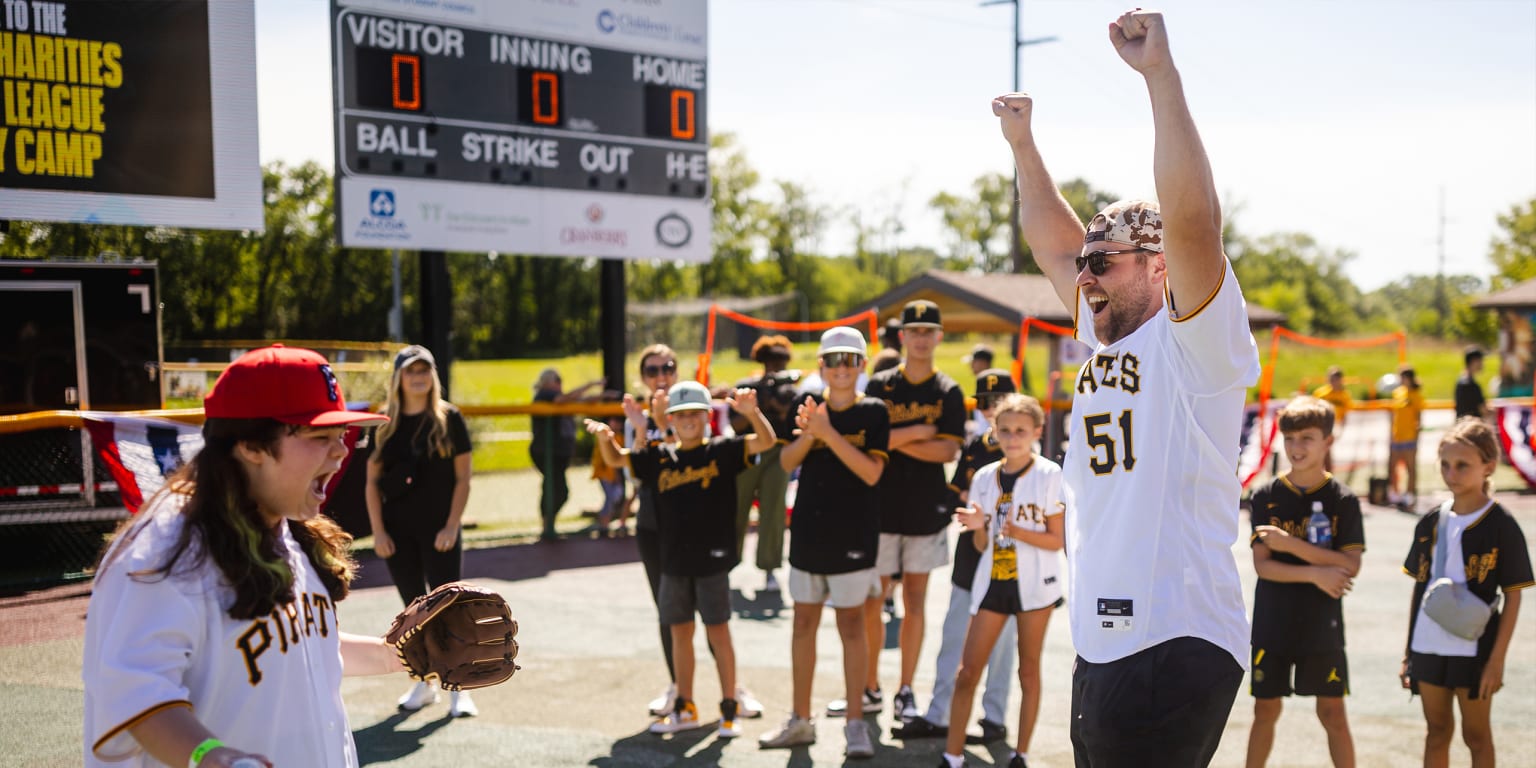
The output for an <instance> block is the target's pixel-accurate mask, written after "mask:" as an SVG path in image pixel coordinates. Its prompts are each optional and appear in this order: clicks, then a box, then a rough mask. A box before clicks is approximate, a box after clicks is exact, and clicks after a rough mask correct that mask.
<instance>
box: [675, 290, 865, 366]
mask: <svg viewBox="0 0 1536 768" xmlns="http://www.w3.org/2000/svg"><path fill="white" fill-rule="evenodd" d="M719 316H724V317H725V318H726V319H727V320H735V321H736V322H738V323H741V324H742V325H746V326H750V327H753V328H762V329H764V330H769V331H824V330H827V329H828V328H836V327H838V326H840V325H855V324H856V323H857V322H858V321H859V320H861V319H862V320H866V321H867V322H868V324H869V348H870V351H871V353H873V352H874V351H875V350H878V349H879V348H880V333H879V330H880V315H879V313H877V312H876V311H875V310H873V309H866V310H864V311H863V312H859V313H856V314H852V315H849V316H847V317H840V318H838V319H836V320H822V321H819V322H814V323H801V322H794V321H790V320H762V319H759V318H756V317H752V316H750V315H743V314H741V313H740V312H736V311H734V310H730V309H726V308H725V307H722V306H720V305H719V304H711V305H709V323H708V325H707V326H706V331H705V334H704V351H703V352H702V353H700V354H699V368H698V372H697V374H696V375H695V378H696V379H698V381H699V383H700V384H703V385H705V386H709V363H710V361H711V360H713V359H714V354H715V322H716V318H717V317H719ZM871 356H873V355H871Z"/></svg>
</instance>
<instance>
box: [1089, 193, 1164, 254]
mask: <svg viewBox="0 0 1536 768" xmlns="http://www.w3.org/2000/svg"><path fill="white" fill-rule="evenodd" d="M1083 242H1084V243H1101V242H1116V243H1130V244H1131V245H1134V246H1136V247H1137V248H1145V249H1147V250H1149V251H1157V252H1158V253H1162V252H1163V215H1162V213H1160V212H1159V211H1158V209H1157V203H1154V202H1151V201H1148V200H1121V201H1119V202H1116V203H1110V204H1109V207H1107V208H1105V209H1104V210H1102V211H1099V212H1098V214H1097V215H1095V216H1094V217H1093V218H1092V219H1091V220H1089V222H1088V234H1086V235H1084V236H1083Z"/></svg>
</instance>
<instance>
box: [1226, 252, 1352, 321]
mask: <svg viewBox="0 0 1536 768" xmlns="http://www.w3.org/2000/svg"><path fill="white" fill-rule="evenodd" d="M1229 249H1230V250H1231V258H1232V271H1233V272H1234V273H1235V274H1236V275H1237V280H1238V282H1239V283H1240V284H1241V285H1242V286H1243V294H1244V295H1245V296H1246V297H1247V299H1248V300H1249V301H1251V302H1253V303H1254V304H1256V305H1258V306H1261V307H1266V308H1269V309H1273V310H1275V311H1277V312H1284V313H1285V314H1286V317H1287V321H1286V326H1287V327H1289V328H1290V329H1291V330H1294V331H1297V332H1298V333H1306V334H1315V335H1319V336H1339V335H1342V334H1346V333H1351V332H1354V331H1356V330H1357V329H1358V328H1359V325H1360V323H1359V320H1358V319H1359V318H1360V317H1361V315H1362V314H1363V310H1364V309H1365V308H1366V307H1367V306H1368V305H1369V303H1368V302H1366V301H1364V299H1363V297H1362V296H1361V293H1360V289H1359V288H1357V287H1356V286H1355V284H1354V282H1353V281H1351V280H1350V279H1349V276H1348V275H1346V274H1345V272H1344V270H1345V267H1346V266H1347V265H1348V264H1349V262H1350V261H1351V260H1352V259H1354V254H1353V253H1350V252H1348V251H1341V250H1328V249H1325V248H1323V247H1322V246H1321V245H1319V244H1318V242H1317V241H1316V240H1314V239H1313V238H1312V237H1311V236H1310V235H1306V234H1302V233H1299V232H1286V233H1278V234H1272V235H1265V236H1263V237H1258V238H1248V237H1244V236H1242V235H1237V236H1235V238H1234V240H1233V241H1232V243H1231V244H1230V245H1229Z"/></svg>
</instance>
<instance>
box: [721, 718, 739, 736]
mask: <svg viewBox="0 0 1536 768" xmlns="http://www.w3.org/2000/svg"><path fill="white" fill-rule="evenodd" d="M739 716H740V715H738V717H739ZM739 723H740V721H739V720H727V719H725V717H724V716H723V715H722V716H721V717H720V729H719V730H717V731H715V735H716V736H719V737H720V738H722V739H734V738H736V737H737V736H740V735H741V726H740V725H739Z"/></svg>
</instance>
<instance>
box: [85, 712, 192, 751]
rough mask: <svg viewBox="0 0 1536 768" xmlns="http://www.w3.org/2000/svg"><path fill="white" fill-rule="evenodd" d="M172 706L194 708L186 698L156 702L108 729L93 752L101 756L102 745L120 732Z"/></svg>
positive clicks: (94, 746) (92, 747)
mask: <svg viewBox="0 0 1536 768" xmlns="http://www.w3.org/2000/svg"><path fill="white" fill-rule="evenodd" d="M171 707H186V708H187V709H191V708H192V702H190V701H187V700H186V699H177V700H175V701H162V702H160V703H159V704H156V705H154V706H152V707H150V708H148V709H146V710H144V711H143V712H140V713H138V714H137V715H134V716H133V717H130V718H128V719H127V720H124V721H123V722H121V723H119V724H118V725H117V726H116V727H114V728H113V729H112V730H110V731H107V732H106V733H105V734H103V735H102V737H101V738H99V739H97V740H96V743H95V744H92V745H91V753H92V754H94V755H96V756H97V757H101V747H102V745H103V744H106V743H107V742H109V741H111V740H113V739H115V738H117V736H118V734H120V733H122V732H123V731H126V730H128V729H130V728H132V727H134V726H136V725H138V724H139V723H141V722H143V721H144V720H146V719H148V718H149V717H150V716H151V715H154V714H157V713H159V712H161V711H162V710H166V709H170V708H171Z"/></svg>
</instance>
